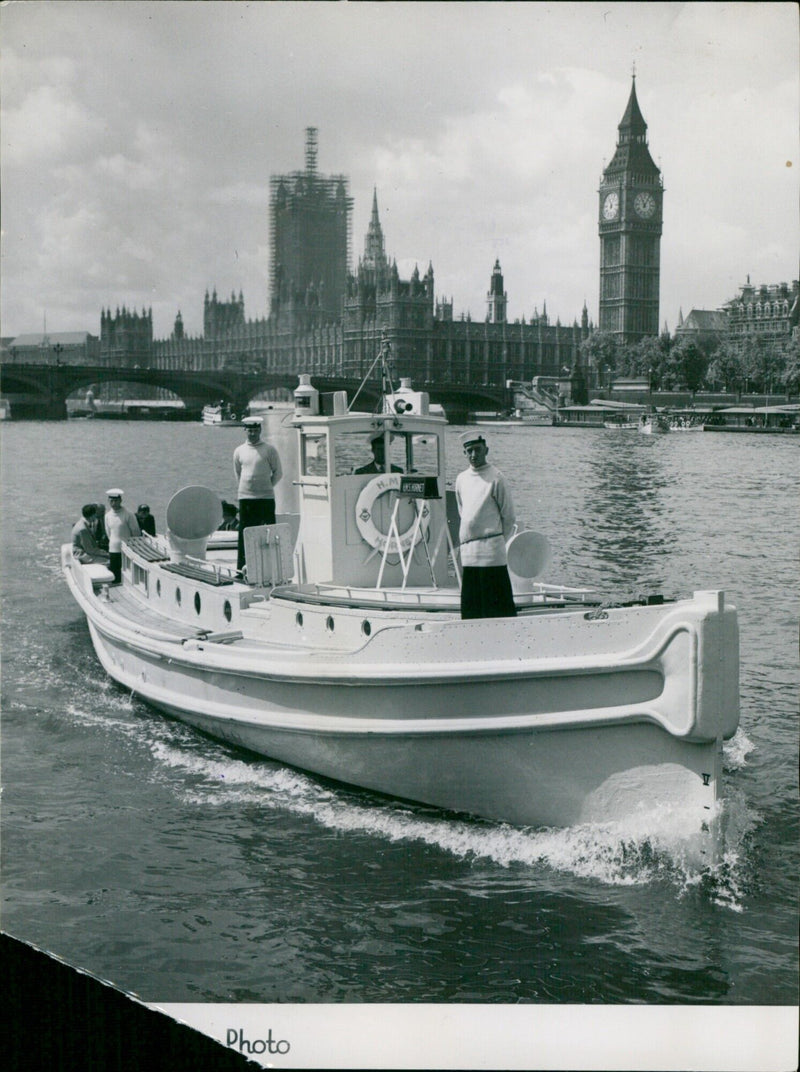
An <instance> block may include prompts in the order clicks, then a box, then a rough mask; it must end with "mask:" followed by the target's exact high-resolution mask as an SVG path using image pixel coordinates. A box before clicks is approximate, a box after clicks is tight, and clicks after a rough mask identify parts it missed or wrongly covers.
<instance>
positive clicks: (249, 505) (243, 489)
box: [233, 417, 283, 570]
mask: <svg viewBox="0 0 800 1072" xmlns="http://www.w3.org/2000/svg"><path fill="white" fill-rule="evenodd" d="M242 424H243V425H244V427H245V432H246V434H247V441H246V442H245V443H241V444H240V445H239V446H238V447H237V448H236V450H235V451H234V452H233V471H234V473H235V475H236V480H237V481H238V485H239V490H238V495H239V548H238V552H237V556H236V568H237V569H239V570H241V569H243V568H244V561H245V556H244V530H245V529H247V528H251V527H252V526H253V525H274V524H275V485H276V484H277V483H278V481H279V480H280V478H281V476H282V475H283V470H282V469H281V459H280V457H279V455H278V452H277V450H276V449H275V448H274V447H273V446H272V444H270V443H265V442H264V440H263V439H262V438H261V418H260V417H246V418H245V419H244V420H243V421H242Z"/></svg>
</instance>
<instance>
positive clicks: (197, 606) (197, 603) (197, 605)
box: [194, 592, 202, 614]
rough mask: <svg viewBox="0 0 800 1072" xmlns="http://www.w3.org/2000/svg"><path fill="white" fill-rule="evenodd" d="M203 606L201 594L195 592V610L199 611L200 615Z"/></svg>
mask: <svg viewBox="0 0 800 1072" xmlns="http://www.w3.org/2000/svg"><path fill="white" fill-rule="evenodd" d="M201 606H202V601H201V599H200V593H199V592H195V594H194V609H195V610H196V611H197V613H198V614H199V613H200V607H201Z"/></svg>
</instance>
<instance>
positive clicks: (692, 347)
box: [670, 340, 709, 391]
mask: <svg viewBox="0 0 800 1072" xmlns="http://www.w3.org/2000/svg"><path fill="white" fill-rule="evenodd" d="M708 365H709V362H708V358H707V357H706V355H705V353H704V352H703V351H702V350H701V349H700V347H699V346H698V345H697V343H694V342H691V341H690V340H681V341H680V342H678V343H677V344H676V345H675V346H673V348H672V350H671V352H670V368H671V369H672V370H673V373H674V375H675V377H676V379H677V381H678V382H677V384H676V386H682V385H684V384H685V385H686V386H687V387H688V388H689V390H690V391H697V390H698V389H699V387H700V385H701V384H702V382H703V380H704V379H705V375H706V371H707V369H708Z"/></svg>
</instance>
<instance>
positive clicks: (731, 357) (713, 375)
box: [706, 341, 744, 391]
mask: <svg viewBox="0 0 800 1072" xmlns="http://www.w3.org/2000/svg"><path fill="white" fill-rule="evenodd" d="M706 382H707V383H710V384H711V386H715V385H716V384H722V386H723V387H724V388H725V390H726V391H736V390H738V388H739V386H740V385H741V384H743V383H744V362H743V361H742V355H741V354H740V353H739V351H738V350H737V348H736V347H735V346H734V345H733V344H732V343H731V342H729V341H726V342H723V343H720V345H719V346H718V347H717V350H716V353H715V354H714V357H713V359H712V360H711V362H710V364H709V366H708V368H707V369H706Z"/></svg>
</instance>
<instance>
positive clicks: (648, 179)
mask: <svg viewBox="0 0 800 1072" xmlns="http://www.w3.org/2000/svg"><path fill="white" fill-rule="evenodd" d="M618 129H619V139H618V141H617V148H616V151H615V153H614V156H613V158H612V160H611V163H610V164H609V165H608V167H607V168H606V169H605V171H604V172H603V177H602V178H601V180H600V191H599V192H600V209H599V211H600V216H599V221H600V317H599V325H598V326H599V328H600V331H607V332H609V334H611V335H614V336H615V337H616V338H617V340H618V341H619V342H621V343H623V344H625V343H631V342H638V340H639V339H643V338H645V337H646V336H648V335H658V292H659V276H660V267H659V263H660V256H661V252H660V246H661V224H662V204H663V194H664V189H663V186H662V184H661V172H660V171H659V170H658V168H657V167H656V165H655V164H654V163H653V158H652V157H651V156H650V150H649V149H648V148H647V123H645V121H644V118H643V116H642V113H641V111H640V110H639V102H638V101H637V99H636V75H635V74H634V76H633V84H632V86H631V95H630V98H629V100H628V107H627V108H626V109H625V114H624V115H623V117H622V120H621V122H620V124H619V128H618Z"/></svg>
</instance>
